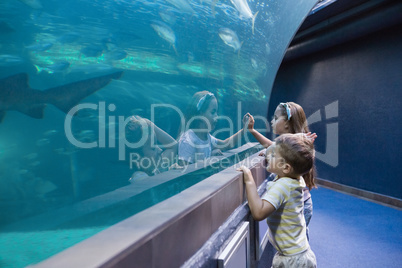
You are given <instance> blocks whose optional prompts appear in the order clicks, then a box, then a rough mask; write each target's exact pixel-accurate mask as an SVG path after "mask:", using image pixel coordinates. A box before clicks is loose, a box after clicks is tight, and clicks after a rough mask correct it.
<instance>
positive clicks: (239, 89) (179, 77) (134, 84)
mask: <svg viewBox="0 0 402 268" xmlns="http://www.w3.org/2000/svg"><path fill="white" fill-rule="evenodd" d="M183 2H184V3H187V4H188V5H189V7H190V9H188V6H187V5H180V3H183ZM315 2H316V1H303V3H297V4H295V3H294V1H275V0H271V1H250V2H248V4H249V6H250V9H251V11H252V14H255V13H256V12H257V11H258V15H257V16H256V19H255V27H254V34H253V33H252V22H251V19H250V18H242V17H241V16H239V11H238V10H237V9H236V8H235V6H234V5H233V4H232V3H231V2H230V1H218V2H217V3H216V4H215V1H212V0H203V1H198V0H189V1H185V0H181V1H179V0H175V1H174V0H170V1H162V0H152V1H151V0H149V1H146V0H144V1H131V0H130V1H128V0H114V1H112V0H106V1H105V0H70V1H58V0H35V1H34V0H32V1H23V0H21V1H18V0H2V1H1V2H0V90H2V91H0V115H1V116H2V115H3V112H5V114H4V117H3V119H2V122H1V123H0V211H1V217H0V230H2V229H4V230H5V229H7V226H10V225H15V224H18V223H19V222H24V221H25V220H27V219H30V218H32V217H36V216H38V215H41V214H44V213H48V212H51V211H54V210H56V209H60V208H63V207H67V206H72V205H74V204H76V203H77V202H81V201H83V200H86V199H89V198H93V197H96V196H99V195H101V194H105V193H108V192H110V191H113V190H116V189H119V188H121V187H124V186H127V185H129V182H128V179H129V178H130V176H131V174H132V173H133V170H132V169H130V167H129V164H128V162H127V161H123V160H121V159H119V152H120V151H121V148H119V142H120V140H119V139H118V138H116V137H118V135H119V133H120V130H119V118H120V119H123V120H124V119H126V118H128V117H129V116H131V115H133V114H135V115H140V116H142V117H145V118H149V119H153V121H154V123H155V124H156V125H157V126H159V127H160V128H161V129H163V130H165V131H166V132H167V133H168V134H170V135H171V136H172V137H174V138H177V135H178V134H179V126H180V115H179V113H178V111H181V112H184V110H185V107H186V105H187V102H188V101H189V100H190V98H191V96H192V95H193V94H194V93H195V92H197V91H200V90H209V91H211V92H213V93H214V94H215V95H216V96H217V99H218V103H219V114H220V115H223V116H227V118H229V119H230V121H231V122H232V123H233V127H232V129H231V131H233V132H235V131H237V130H238V129H239V128H240V127H241V124H240V123H239V118H241V117H242V116H243V114H244V113H246V112H250V113H252V114H254V115H260V116H261V117H264V118H265V117H266V113H267V104H268V101H269V96H270V91H271V86H272V83H273V80H274V78H275V75H276V71H277V69H278V67H279V64H280V62H281V59H282V56H283V54H284V52H285V49H286V47H287V45H288V43H289V42H290V40H291V38H292V36H293V34H294V32H295V31H296V30H297V28H298V26H299V25H300V23H301V22H302V20H303V18H304V17H305V16H306V15H307V14H308V12H309V11H310V9H311V8H312V7H313V5H314V4H315ZM158 26H159V27H160V26H162V27H163V29H162V30H161V29H160V28H159V32H158V28H157V27H158ZM222 28H229V29H231V30H232V31H233V32H235V33H236V35H237V38H238V43H237V44H230V42H228V41H226V43H225V42H224V40H223V39H222V38H221V37H220V36H219V33H220V32H221V29H222ZM236 46H237V47H239V46H240V49H234V48H233V47H235V48H236ZM119 71H123V72H124V74H123V76H122V77H121V78H119V79H117V80H113V81H111V82H110V83H109V84H108V85H106V86H104V87H102V88H101V89H99V90H98V91H96V92H94V93H92V94H89V95H88V96H86V97H85V98H83V99H82V100H80V101H79V103H81V104H92V105H96V106H95V107H96V109H83V110H82V111H80V113H79V115H78V116H77V117H74V118H73V119H72V124H71V129H72V134H73V135H74V137H75V138H76V139H77V140H79V141H81V142H83V143H86V144H89V143H94V142H97V146H96V147H95V148H90V149H85V148H79V147H77V146H75V145H74V144H72V143H71V141H70V140H68V138H67V134H66V126H65V123H66V114H65V112H63V111H61V110H60V109H58V108H56V107H55V106H54V105H52V104H48V105H46V107H45V109H44V115H43V118H42V119H36V118H32V117H30V116H28V115H26V114H24V113H22V112H21V111H16V110H15V109H17V108H16V106H18V104H20V105H21V104H22V105H21V107H28V106H30V105H31V104H32V101H33V100H35V98H38V97H37V95H35V96H36V97H35V96H34V97H32V96H31V97H32V98H31V99H30V100H29V101H31V102H29V101H28V102H27V96H28V95H29V94H28V93H26V92H19V93H18V92H17V90H15V89H14V87H12V88H13V89H14V91H12V94H11V97H10V95H8V93H7V94H6V93H5V88H7V90H8V89H9V88H10V87H11V86H9V85H8V86H6V87H5V86H4V81H5V80H3V78H7V77H10V76H12V75H15V74H18V73H26V74H27V75H28V77H29V80H28V83H29V87H30V88H32V89H34V90H37V91H34V92H36V93H37V92H43V91H44V90H46V89H49V88H55V87H56V88H57V87H60V86H62V85H67V84H70V83H73V82H76V81H81V80H85V79H89V78H99V77H103V76H105V75H109V74H111V73H115V72H119ZM22 82H23V81H13V83H12V85H14V86H15V88H19V86H18V85H19V83H22ZM22 84H23V83H22ZM2 85H3V87H2ZM74 91H76V88H74V87H72V88H71V92H74ZM71 94H72V93H71ZM69 96H70V93H69V92H67V93H66V92H64V93H63V94H61V95H60V96H58V97H59V99H61V100H62V102H63V100H67V99H68V98H69ZM10 98H11V99H12V101H13V105H14V106H12V107H11V108H10V109H9V107H6V105H11V104H10V103H11V101H10ZM32 99H33V100H32ZM5 100H7V101H5ZM155 104H160V105H164V107H163V108H161V107H159V108H155V109H153V106H152V105H155ZM102 105H104V107H106V111H105V112H104V113H102V111H101V109H100V108H101V106H102ZM168 105H170V106H168ZM173 106H174V107H175V108H176V110H175V109H173V108H171V107H173ZM21 107H20V108H19V109H21ZM31 115H32V114H31ZM152 116H153V118H152ZM231 126H232V125H231V124H230V123H229V122H228V120H222V121H220V122H219V123H218V125H217V129H227V131H222V132H220V133H219V134H218V135H217V136H218V137H220V138H226V137H227V136H229V134H231V133H230V131H229V130H228V129H229V127H231ZM257 126H260V127H261V128H262V127H264V124H263V123H262V122H258V124H257ZM267 131H268V132H269V131H270V130H269V128H268V129H267ZM232 134H233V133H232ZM102 137H104V138H105V139H102ZM104 140H105V143H104V145H103V146H102V144H101V142H102V141H104ZM133 213H135V212H133ZM128 216H129V215H128ZM82 223H87V224H83V225H82ZM108 224H109V223H108ZM108 224H105V225H103V224H99V225H96V224H90V222H89V221H87V222H85V221H83V222H81V223H80V224H77V228H72V227H71V226H70V227H69V228H66V229H57V230H53V229H50V230H42V231H40V232H35V231H34V230H29V231H26V230H25V229H26V228H22V227H21V229H20V230H14V231H13V232H9V231H8V232H1V233H0V252H1V253H0V266H1V267H22V266H26V265H28V264H31V263H36V262H39V261H41V260H43V259H44V258H47V257H49V256H51V255H53V254H55V253H56V252H54V251H49V250H46V248H47V247H46V243H52V242H51V241H45V240H43V236H41V234H43V233H48V234H51V235H50V236H51V237H53V238H54V239H62V240H63V239H64V240H65V239H67V237H70V238H71V239H70V240H69V241H68V242H67V243H66V244H65V245H66V246H65V247H67V246H69V245H72V244H74V243H76V242H79V241H81V240H83V239H85V238H87V237H88V236H90V235H93V234H94V233H96V232H98V231H100V230H102V229H104V228H107V227H108V226H109V225H108ZM70 231H71V232H70ZM45 236H46V237H49V235H45ZM67 240H68V239H67ZM13 241H14V242H15V245H20V244H21V243H22V244H32V245H33V247H35V245H37V244H38V243H39V244H40V247H39V246H36V247H35V248H36V249H35V250H32V248H33V247H32V248H31V249H25V250H18V248H14V249H13V247H9V246H8V245H10V243H11V244H13ZM24 241H26V242H24ZM41 247H43V250H41ZM62 249H64V248H58V249H57V250H62ZM10 252H12V253H13V254H14V255H13V254H11V253H10ZM16 252H18V254H16ZM4 256H7V258H6V257H4ZM16 260H19V261H18V262H17V261H16Z"/></svg>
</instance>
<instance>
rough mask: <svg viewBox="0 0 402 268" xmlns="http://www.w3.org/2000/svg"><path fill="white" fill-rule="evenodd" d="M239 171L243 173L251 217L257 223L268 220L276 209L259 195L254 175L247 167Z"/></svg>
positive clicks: (242, 167)
mask: <svg viewBox="0 0 402 268" xmlns="http://www.w3.org/2000/svg"><path fill="white" fill-rule="evenodd" d="M237 170H238V171H243V181H244V185H245V187H246V193H247V199H248V206H249V207H250V211H251V215H252V216H253V218H254V219H255V220H257V221H261V220H263V219H265V218H267V217H268V216H269V215H271V213H272V212H274V211H275V207H274V206H273V205H271V203H269V202H268V201H266V200H262V199H261V197H260V196H259V195H258V192H257V186H256V185H255V182H254V178H253V175H252V174H251V171H250V170H249V169H248V168H247V167H245V166H241V167H240V168H239V169H237Z"/></svg>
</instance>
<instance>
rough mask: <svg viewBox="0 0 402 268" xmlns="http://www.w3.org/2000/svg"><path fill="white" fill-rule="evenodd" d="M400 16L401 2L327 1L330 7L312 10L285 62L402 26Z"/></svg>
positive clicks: (401, 10)
mask: <svg viewBox="0 0 402 268" xmlns="http://www.w3.org/2000/svg"><path fill="white" fill-rule="evenodd" d="M317 6H318V5H317ZM317 6H316V7H317ZM401 13H402V2H400V1H393V0H354V1H350V0H337V1H335V2H331V1H328V5H327V6H325V7H323V8H316V9H314V8H313V10H312V12H311V13H310V15H309V16H308V17H307V18H306V19H305V21H304V22H303V24H302V25H301V26H300V28H299V30H298V31H297V33H296V35H295V37H294V38H293V40H292V42H291V43H290V45H289V47H288V49H287V52H286V54H285V57H284V61H289V60H293V59H296V58H299V57H302V56H306V55H309V54H311V53H315V52H318V51H321V50H324V49H327V48H330V47H333V46H335V45H339V44H342V43H345V42H348V41H352V40H354V39H357V38H360V37H362V36H365V35H368V34H371V33H374V32H376V31H380V30H382V29H385V28H389V27H391V26H395V25H398V24H401V23H402V16H400V14H401Z"/></svg>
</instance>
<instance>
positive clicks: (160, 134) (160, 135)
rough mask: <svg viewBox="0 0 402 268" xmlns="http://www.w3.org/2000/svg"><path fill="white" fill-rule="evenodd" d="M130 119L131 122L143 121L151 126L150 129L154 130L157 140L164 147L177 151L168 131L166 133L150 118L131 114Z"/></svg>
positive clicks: (175, 143) (174, 141) (175, 142)
mask: <svg viewBox="0 0 402 268" xmlns="http://www.w3.org/2000/svg"><path fill="white" fill-rule="evenodd" d="M130 121H132V122H134V123H135V122H141V121H143V122H145V123H146V124H147V125H148V126H150V127H151V129H152V130H153V131H154V132H155V137H156V139H157V141H158V142H159V143H160V144H161V145H162V146H163V147H164V148H169V149H171V150H173V151H176V152H177V145H178V143H177V141H176V140H175V139H173V138H172V136H170V135H169V134H168V133H166V132H165V131H164V130H162V129H161V128H159V127H158V126H157V125H155V124H154V123H153V122H152V121H151V120H149V119H147V118H143V117H141V116H138V115H133V116H131V117H130Z"/></svg>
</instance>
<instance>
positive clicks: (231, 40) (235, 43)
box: [219, 28, 243, 52]
mask: <svg viewBox="0 0 402 268" xmlns="http://www.w3.org/2000/svg"><path fill="white" fill-rule="evenodd" d="M219 37H220V38H221V39H222V40H223V42H225V44H226V45H228V46H230V47H232V48H233V49H234V51H235V52H236V51H240V48H241V46H242V45H243V42H241V43H240V41H239V38H238V37H237V34H236V33H235V32H234V31H232V30H231V29H229V28H220V29H219Z"/></svg>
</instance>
